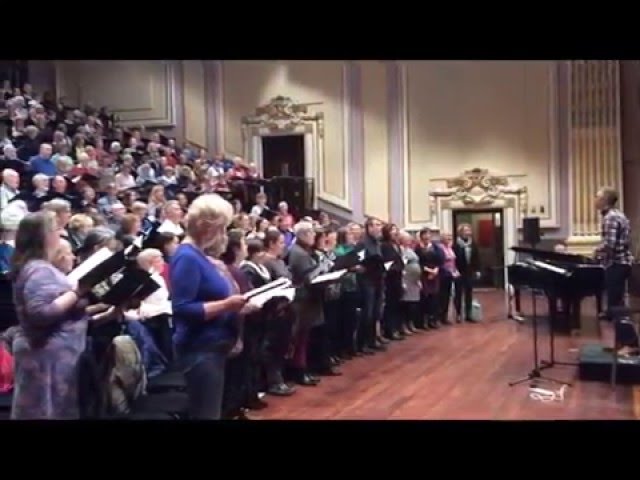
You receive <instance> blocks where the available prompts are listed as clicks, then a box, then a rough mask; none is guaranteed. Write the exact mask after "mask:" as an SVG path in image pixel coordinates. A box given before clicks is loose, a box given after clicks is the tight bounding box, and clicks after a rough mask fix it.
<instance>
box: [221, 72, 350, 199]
mask: <svg viewBox="0 0 640 480" xmlns="http://www.w3.org/2000/svg"><path fill="white" fill-rule="evenodd" d="M344 69H345V62H333V61H322V62H321V61H224V62H222V84H223V97H224V99H223V108H224V135H223V137H224V149H225V150H226V151H229V152H235V153H238V154H242V152H243V143H242V131H241V121H242V117H243V116H246V115H253V114H254V113H255V109H256V108H257V107H259V106H261V105H264V104H266V103H268V102H269V101H270V100H271V99H272V98H274V97H276V96H278V95H283V96H286V97H290V98H291V99H292V100H293V101H294V102H296V103H316V102H317V103H319V104H318V105H314V106H312V107H310V109H311V111H314V112H323V113H324V118H325V123H324V125H325V129H324V134H325V137H324V146H325V147H324V148H325V154H324V160H323V163H322V165H320V166H319V175H322V176H323V181H322V182H319V181H318V182H316V185H322V188H321V191H319V192H318V194H319V197H320V198H322V199H323V200H326V201H329V202H332V203H335V204H337V205H339V206H342V207H346V208H349V198H348V192H347V183H348V175H347V176H345V165H346V163H345V162H347V158H346V152H345V150H346V148H345V146H346V143H345V109H344V107H345V106H344V103H343V99H344V91H345V88H344Z"/></svg>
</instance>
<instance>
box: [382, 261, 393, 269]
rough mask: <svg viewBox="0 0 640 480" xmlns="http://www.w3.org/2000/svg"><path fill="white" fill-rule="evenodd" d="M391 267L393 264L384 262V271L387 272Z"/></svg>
mask: <svg viewBox="0 0 640 480" xmlns="http://www.w3.org/2000/svg"><path fill="white" fill-rule="evenodd" d="M392 265H393V262H386V263H385V264H384V269H385V270H389V269H390V268H391V266H392Z"/></svg>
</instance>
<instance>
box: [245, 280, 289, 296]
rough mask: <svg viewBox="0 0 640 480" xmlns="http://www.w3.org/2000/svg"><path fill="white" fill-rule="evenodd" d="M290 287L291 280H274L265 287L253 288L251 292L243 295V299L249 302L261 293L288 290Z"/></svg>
mask: <svg viewBox="0 0 640 480" xmlns="http://www.w3.org/2000/svg"><path fill="white" fill-rule="evenodd" d="M290 286H291V280H289V279H287V278H279V279H278V280H274V281H273V282H269V283H267V284H266V285H263V286H261V287H258V288H254V289H253V290H249V291H248V292H246V293H245V294H244V298H246V299H247V300H251V299H252V298H253V297H255V296H257V295H260V294H262V293H265V292H268V291H270V290H274V289H284V288H289V287H290Z"/></svg>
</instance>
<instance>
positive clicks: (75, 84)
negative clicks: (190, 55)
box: [56, 60, 182, 127]
mask: <svg viewBox="0 0 640 480" xmlns="http://www.w3.org/2000/svg"><path fill="white" fill-rule="evenodd" d="M179 74H180V72H179V65H176V62H170V61H160V60H138V61H131V60H128V61H127V60H109V61H93V60H73V61H57V62H56V87H57V93H58V96H64V97H67V99H68V103H70V104H75V105H82V104H84V103H87V102H88V103H91V104H93V105H94V106H95V107H100V106H102V105H106V106H108V107H109V108H110V109H111V111H112V112H114V113H115V114H116V115H118V116H120V117H121V119H122V124H123V125H126V126H139V125H145V126H147V127H173V126H175V125H176V121H177V117H178V114H177V108H178V105H179V104H181V100H180V101H178V98H177V97H178V96H179V95H182V92H180V91H178V81H177V78H176V77H177V76H178V75H179Z"/></svg>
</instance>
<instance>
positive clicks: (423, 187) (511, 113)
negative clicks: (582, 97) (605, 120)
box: [402, 61, 558, 227]
mask: <svg viewBox="0 0 640 480" xmlns="http://www.w3.org/2000/svg"><path fill="white" fill-rule="evenodd" d="M402 67H403V72H404V88H405V91H406V96H405V105H404V107H405V112H406V117H407V126H408V127H407V132H406V133H407V139H406V169H405V174H406V175H405V176H406V180H405V188H406V192H405V195H406V205H405V216H406V223H408V224H421V223H426V222H427V221H428V219H429V218H430V217H429V208H430V206H429V198H428V192H429V190H430V189H432V188H434V187H435V186H437V185H441V184H442V183H443V182H442V179H444V178H449V177H455V176H457V175H459V174H461V173H462V172H463V171H465V170H470V169H473V168H483V169H489V170H490V171H491V172H492V173H494V174H497V175H505V176H509V177H511V181H512V182H514V183H518V184H520V185H524V186H526V187H527V188H528V190H529V205H530V207H531V208H535V209H536V214H537V215H539V216H540V217H541V220H542V222H541V223H542V225H543V226H547V227H553V226H558V225H557V218H558V216H557V211H556V210H557V201H556V193H557V192H556V184H555V182H556V180H557V178H556V177H557V161H558V158H557V152H556V148H557V141H556V135H557V131H558V125H557V117H556V111H555V108H556V98H555V92H556V85H555V81H556V75H555V68H556V66H555V62H543V61H502V62H499V61H416V62H403V65H402ZM541 207H542V209H543V210H544V213H540V209H541ZM531 213H533V212H531Z"/></svg>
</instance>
